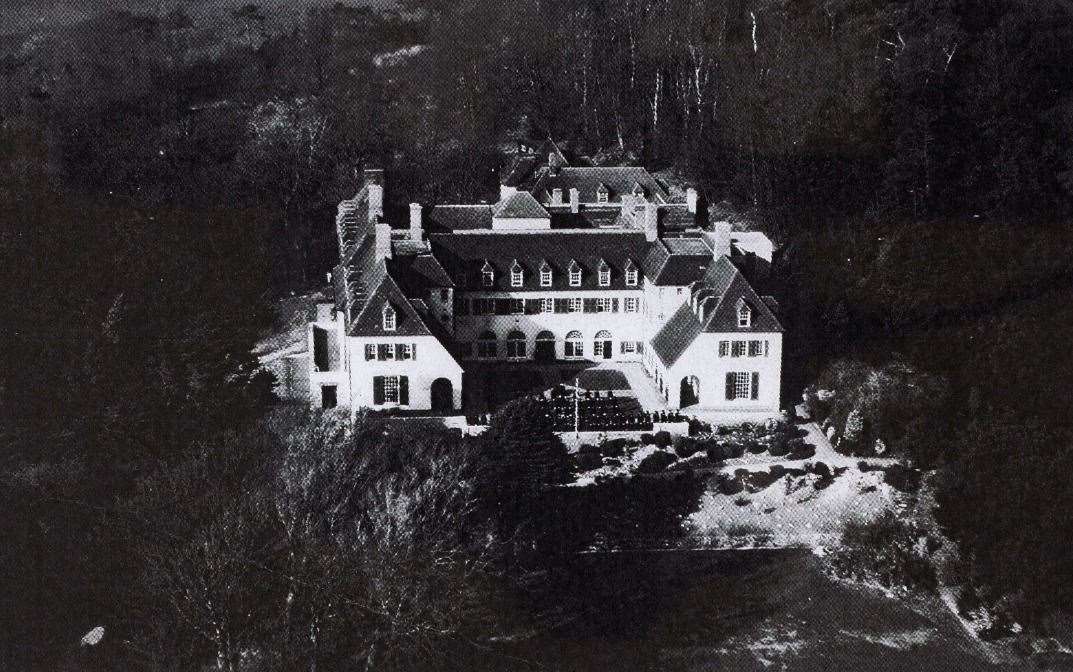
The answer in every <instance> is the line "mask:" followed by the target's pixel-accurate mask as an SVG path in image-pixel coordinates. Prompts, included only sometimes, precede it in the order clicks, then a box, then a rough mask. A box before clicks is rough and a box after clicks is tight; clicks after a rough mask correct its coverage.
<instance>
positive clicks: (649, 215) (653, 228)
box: [645, 203, 659, 243]
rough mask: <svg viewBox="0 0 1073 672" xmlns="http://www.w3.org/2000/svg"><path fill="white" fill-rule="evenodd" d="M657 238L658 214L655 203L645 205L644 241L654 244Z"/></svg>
mask: <svg viewBox="0 0 1073 672" xmlns="http://www.w3.org/2000/svg"><path fill="white" fill-rule="evenodd" d="M657 238H659V212H658V211H657V210H656V204H655V203H645V240H647V241H648V242H650V243H651V242H654V241H655V240H656V239H657Z"/></svg>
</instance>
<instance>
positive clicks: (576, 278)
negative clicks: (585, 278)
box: [569, 260, 581, 287]
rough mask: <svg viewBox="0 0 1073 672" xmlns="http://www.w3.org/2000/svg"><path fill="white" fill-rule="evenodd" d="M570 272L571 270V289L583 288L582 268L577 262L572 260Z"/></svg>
mask: <svg viewBox="0 0 1073 672" xmlns="http://www.w3.org/2000/svg"><path fill="white" fill-rule="evenodd" d="M569 270H570V286H571V287H580V286H581V266H579V265H578V263H577V262H576V261H574V260H571V261H570V268H569Z"/></svg>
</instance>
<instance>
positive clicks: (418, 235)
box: [410, 203, 425, 243]
mask: <svg viewBox="0 0 1073 672" xmlns="http://www.w3.org/2000/svg"><path fill="white" fill-rule="evenodd" d="M424 239H425V231H424V229H423V228H422V226H421V204H420V203H411V204H410V240H412V241H414V242H418V243H420V242H421V241H422V240H424Z"/></svg>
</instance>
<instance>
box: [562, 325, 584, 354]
mask: <svg viewBox="0 0 1073 672" xmlns="http://www.w3.org/2000/svg"><path fill="white" fill-rule="evenodd" d="M584 356H585V342H584V341H582V340H581V332H580V331H571V332H570V333H569V334H567V335H566V341H565V343H563V357H566V358H570V357H584Z"/></svg>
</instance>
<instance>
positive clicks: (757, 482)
mask: <svg viewBox="0 0 1073 672" xmlns="http://www.w3.org/2000/svg"><path fill="white" fill-rule="evenodd" d="M777 480H779V475H777V474H776V473H775V470H774V469H772V470H771V471H756V472H752V473H750V474H749V475H748V476H746V477H745V483H746V487H748V488H749V492H760V491H761V490H763V489H764V488H766V487H768V486H769V485H771V484H772V483H774V482H775V481H777Z"/></svg>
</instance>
